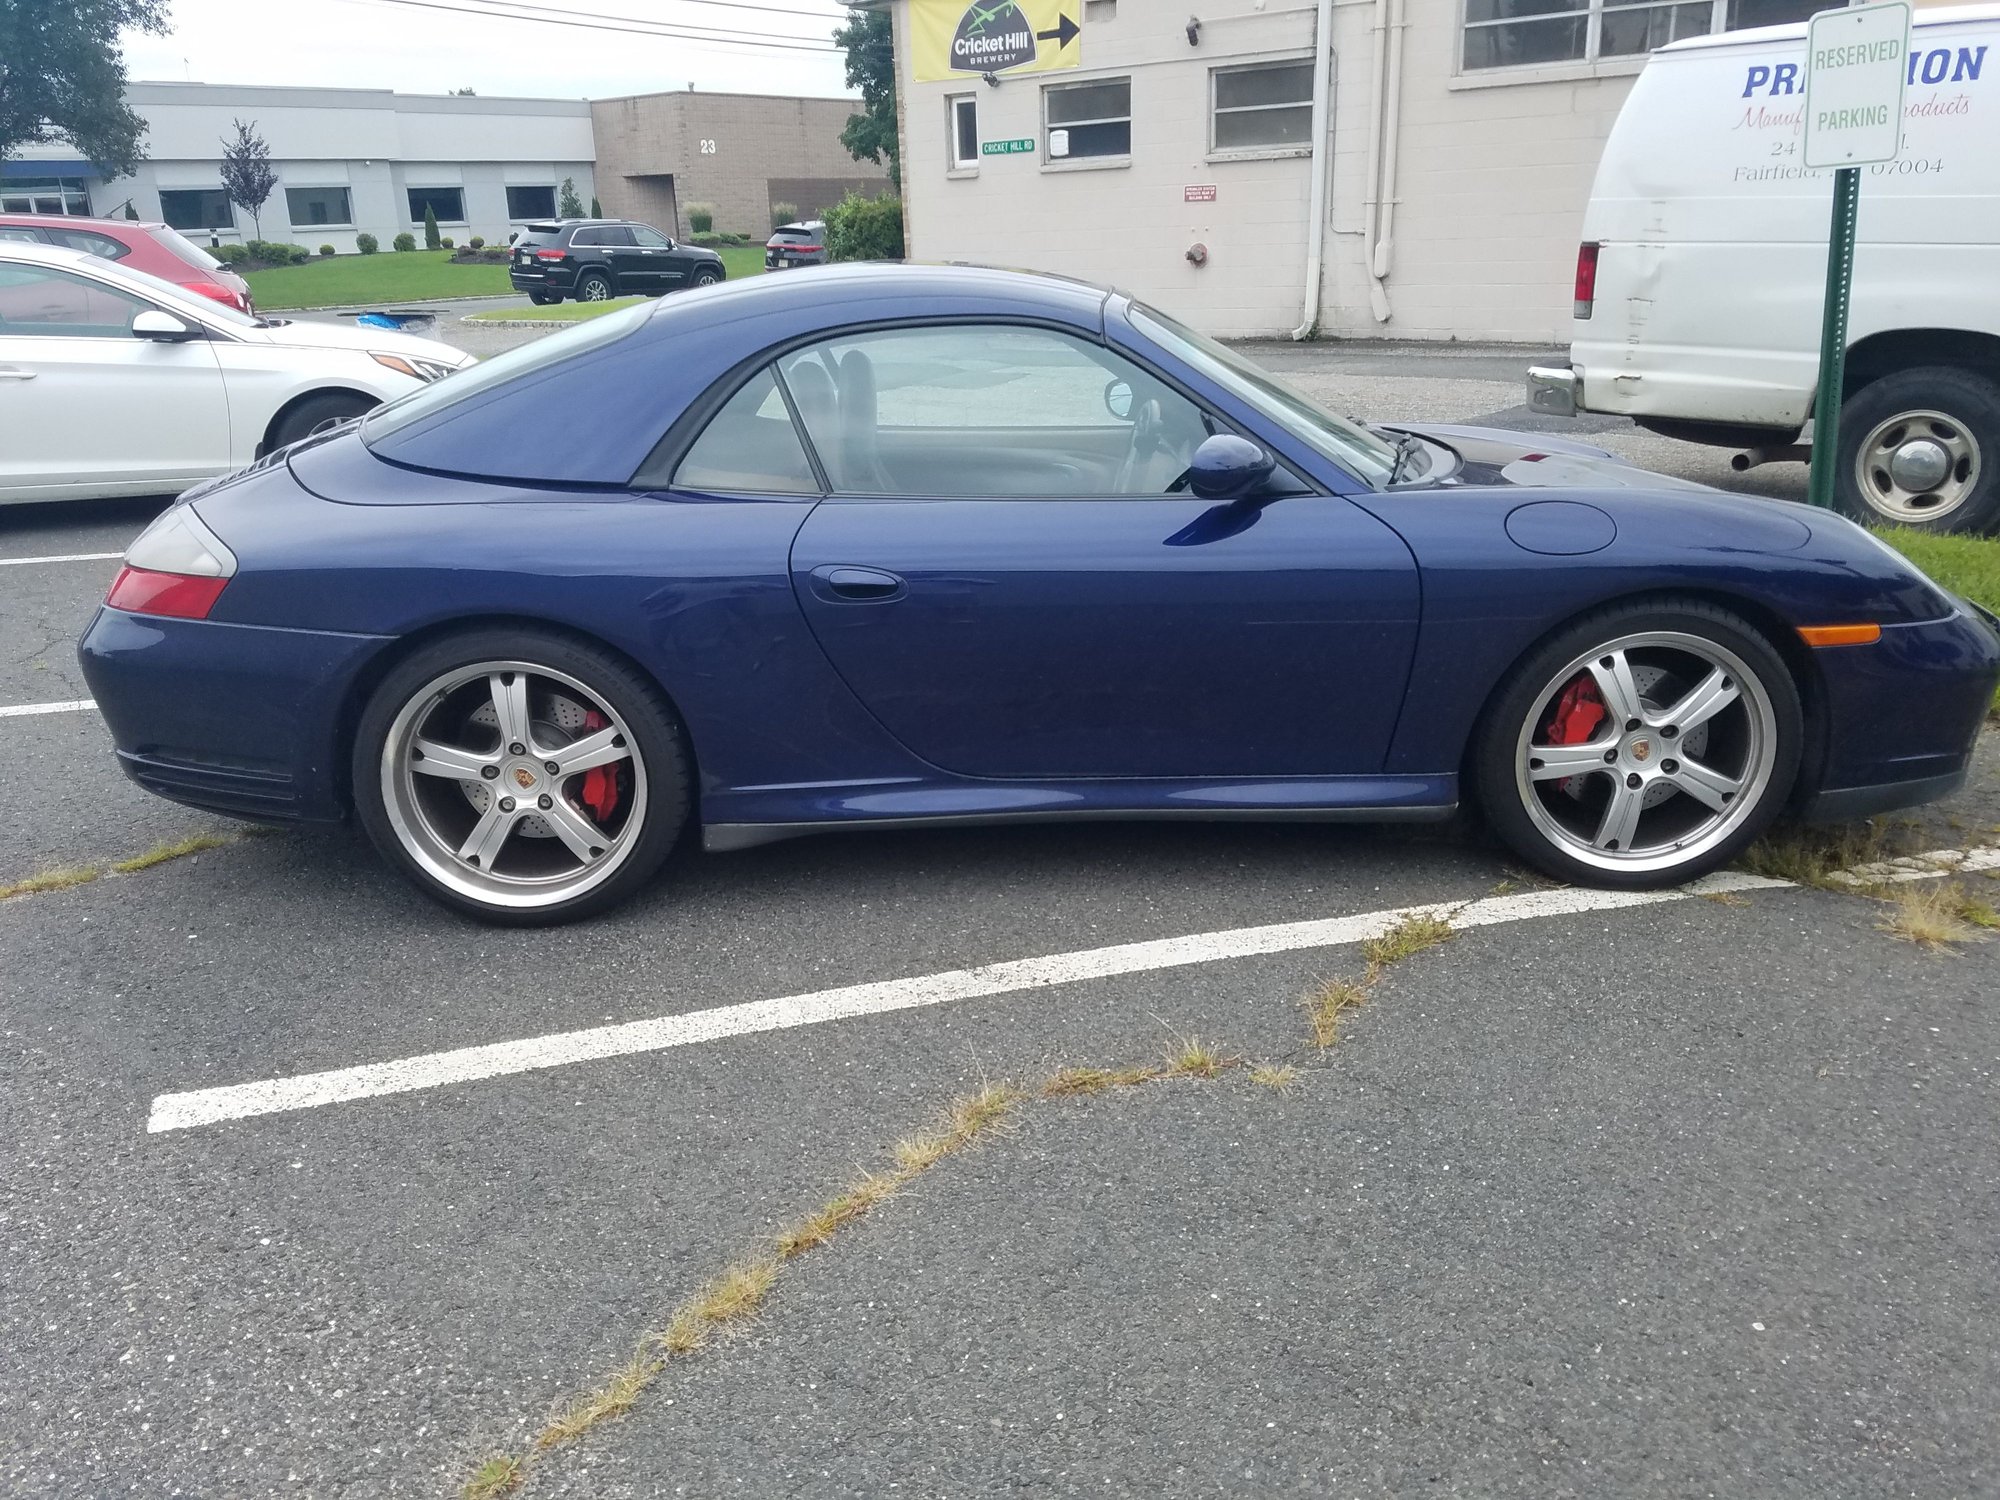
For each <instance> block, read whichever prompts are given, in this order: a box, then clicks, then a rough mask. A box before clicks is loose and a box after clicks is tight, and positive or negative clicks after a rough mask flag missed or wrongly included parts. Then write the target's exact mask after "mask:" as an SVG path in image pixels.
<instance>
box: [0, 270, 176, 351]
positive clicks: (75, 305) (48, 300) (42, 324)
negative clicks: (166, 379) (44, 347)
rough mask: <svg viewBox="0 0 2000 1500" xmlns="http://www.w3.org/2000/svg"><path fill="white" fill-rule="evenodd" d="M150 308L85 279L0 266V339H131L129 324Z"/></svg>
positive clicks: (130, 325)
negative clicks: (10, 335)
mask: <svg viewBox="0 0 2000 1500" xmlns="http://www.w3.org/2000/svg"><path fill="white" fill-rule="evenodd" d="M150 306H152V304H151V303H149V302H146V301H144V300H142V299H141V298H138V297H133V296H130V295H128V294H126V293H124V292H119V291H113V290H112V289H111V288H110V287H107V286H103V285H101V284H100V283H98V282H95V281H92V280H90V279H89V278H88V277H83V276H73V275H71V274H70V273H69V272H67V271H58V270H56V269H54V268H53V267H49V266H23V265H10V264H6V263H0V337H4V336H6V335H9V334H12V335H16V336H32V337H36V338H50V337H56V338H86V339H107V338H110V339H115V338H130V337H131V334H132V319H133V318H135V317H136V316H138V315H139V314H140V313H142V312H144V311H146V310H147V308H149V307H150Z"/></svg>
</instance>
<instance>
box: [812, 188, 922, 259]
mask: <svg viewBox="0 0 2000 1500" xmlns="http://www.w3.org/2000/svg"><path fill="white" fill-rule="evenodd" d="M902 257H903V200H902V199H901V198H898V197H897V196H896V195H895V194H893V193H884V194H883V195H882V196H881V197H879V198H864V197H862V196H861V194H859V193H853V192H850V193H849V194H848V195H847V196H846V197H845V198H843V199H841V200H840V202H838V203H836V204H835V205H834V206H833V207H832V208H829V209H828V210H827V211H826V258H827V259H828V260H901V259H902Z"/></svg>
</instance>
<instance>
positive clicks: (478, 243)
mask: <svg viewBox="0 0 2000 1500" xmlns="http://www.w3.org/2000/svg"><path fill="white" fill-rule="evenodd" d="M465 243H466V245H467V247H468V248H470V249H473V250H484V249H485V248H486V237H485V236H484V235H478V234H475V235H474V236H473V237H472V238H471V239H469V240H467V241H466V242H465Z"/></svg>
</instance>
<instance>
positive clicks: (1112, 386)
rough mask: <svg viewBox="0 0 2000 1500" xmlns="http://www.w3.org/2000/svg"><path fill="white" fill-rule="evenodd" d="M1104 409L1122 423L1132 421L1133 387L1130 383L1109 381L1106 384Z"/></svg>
mask: <svg viewBox="0 0 2000 1500" xmlns="http://www.w3.org/2000/svg"><path fill="white" fill-rule="evenodd" d="M1104 409H1105V410H1106V411H1108V412H1110V413H1111V415H1112V416H1114V417H1116V418H1117V419H1118V420H1119V421H1121V422H1129V421H1131V420H1132V385H1131V382H1130V381H1125V380H1109V381H1106V382H1105V384H1104Z"/></svg>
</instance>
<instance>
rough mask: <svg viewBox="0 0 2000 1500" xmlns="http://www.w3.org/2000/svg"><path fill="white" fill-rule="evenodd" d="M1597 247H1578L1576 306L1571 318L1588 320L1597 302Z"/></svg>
mask: <svg viewBox="0 0 2000 1500" xmlns="http://www.w3.org/2000/svg"><path fill="white" fill-rule="evenodd" d="M1599 248H1600V247H1599V246H1596V245H1578V246H1577V247H1576V306H1575V308H1574V309H1573V311H1572V314H1571V316H1573V317H1577V318H1587V317H1589V316H1590V309H1591V307H1592V306H1593V305H1594V304H1595V303H1596V301H1597V252H1598V249H1599Z"/></svg>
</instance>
